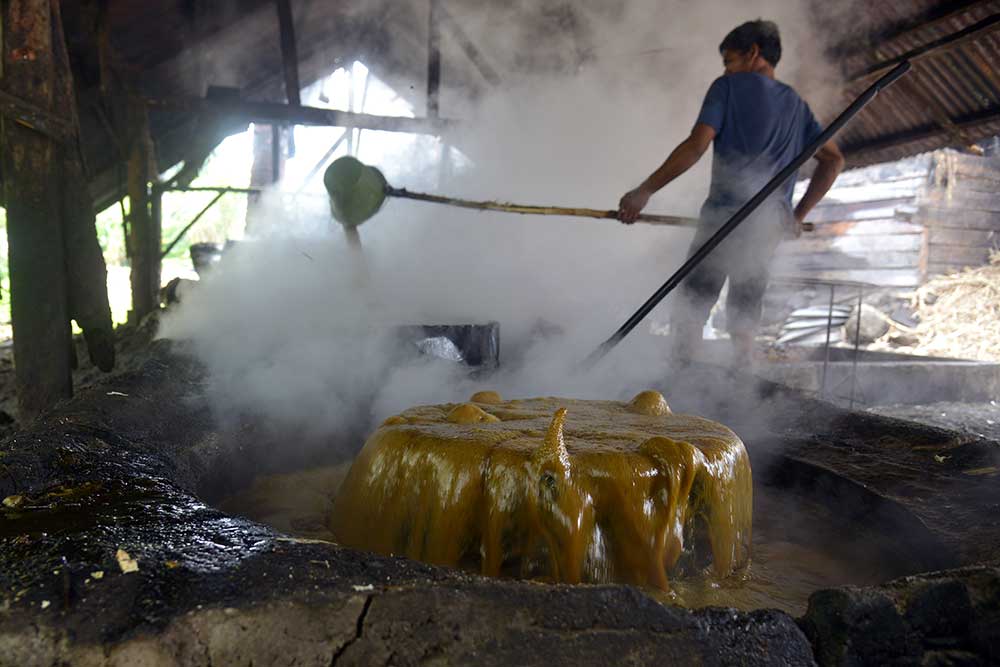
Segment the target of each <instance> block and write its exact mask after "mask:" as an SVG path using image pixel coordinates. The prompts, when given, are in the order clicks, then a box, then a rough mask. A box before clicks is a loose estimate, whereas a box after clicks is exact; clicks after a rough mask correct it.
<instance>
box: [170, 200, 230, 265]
mask: <svg viewBox="0 0 1000 667" xmlns="http://www.w3.org/2000/svg"><path fill="white" fill-rule="evenodd" d="M225 194H226V193H225V192H217V193H216V194H215V196H214V197H212V201H210V202H208V204H207V205H206V206H205V208H203V209H201V210H200V211H199V212H198V215H196V216H194V218H192V219H191V222H189V223H187V224H186V225H185V226H184V229H182V230H181V231H180V233H179V234H177V236H176V237H175V238H174V240H173V241H171V242H170V245H168V246H167V248H166V249H165V250H163V251H162V252H161V253H160V259H163V258H164V257H166V256H167V255H169V254H170V251H171V250H173V249H174V246H176V245H177V244H178V243H180V242H181V239H182V238H184V235H185V234H187V233H188V232H189V231H191V228H192V227H194V226H195V225H196V224H197V223H198V221H199V220H201V219H202V217H204V215H205V214H206V213H208V211H209V210H210V209H211V208H212V207H213V206H215V202H217V201H219V200H220V199H222V196H223V195H225Z"/></svg>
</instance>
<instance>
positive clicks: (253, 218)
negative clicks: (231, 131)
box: [246, 123, 285, 236]
mask: <svg viewBox="0 0 1000 667" xmlns="http://www.w3.org/2000/svg"><path fill="white" fill-rule="evenodd" d="M253 127H254V129H253V165H252V166H251V167H250V188H251V189H253V190H262V189H267V188H270V187H271V186H273V185H274V184H275V183H277V182H278V181H280V180H281V172H282V170H283V169H284V155H285V154H284V152H283V151H282V150H281V132H280V131H279V130H280V128H279V127H278V126H277V125H261V124H259V123H255V124H254V126H253ZM262 199H263V196H262V193H261V192H259V191H257V192H252V193H250V194H249V195H248V196H247V217H246V233H247V234H248V235H251V236H252V235H254V234H256V233H258V232H259V231H260V228H261V226H262V225H264V224H266V218H267V216H266V214H265V212H264V208H263V201H262Z"/></svg>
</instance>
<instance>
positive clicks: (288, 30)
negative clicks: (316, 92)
mask: <svg viewBox="0 0 1000 667" xmlns="http://www.w3.org/2000/svg"><path fill="white" fill-rule="evenodd" d="M276 2H277V5H278V28H279V31H280V37H281V63H282V66H283V69H284V72H285V96H286V97H287V98H288V103H289V104H291V105H293V106H302V98H301V92H300V91H301V89H302V86H301V84H300V83H299V50H298V47H297V46H296V43H295V23H294V20H293V17H292V5H291V2H290V0H276Z"/></svg>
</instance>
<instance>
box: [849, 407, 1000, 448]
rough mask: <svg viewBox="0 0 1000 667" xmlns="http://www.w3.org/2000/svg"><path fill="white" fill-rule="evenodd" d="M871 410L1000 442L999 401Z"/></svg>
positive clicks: (876, 408)
mask: <svg viewBox="0 0 1000 667" xmlns="http://www.w3.org/2000/svg"><path fill="white" fill-rule="evenodd" d="M868 411H869V412H872V413H874V414H879V415H885V416H887V417H895V418H897V419H906V420H908V421H914V422H919V423H921V424H929V425H931V426H939V427H941V428H947V429H951V430H953V431H956V432H959V433H967V434H969V435H971V436H975V437H977V438H984V439H986V440H993V441H996V442H1000V401H989V402H988V403H931V404H929V405H883V406H878V407H874V408H870V409H869V410H868Z"/></svg>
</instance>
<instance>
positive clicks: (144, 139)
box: [128, 98, 160, 322]
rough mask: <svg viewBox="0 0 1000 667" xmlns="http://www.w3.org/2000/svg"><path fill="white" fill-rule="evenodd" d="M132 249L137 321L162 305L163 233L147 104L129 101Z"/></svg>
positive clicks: (130, 237) (129, 184) (135, 319)
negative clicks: (153, 189)
mask: <svg viewBox="0 0 1000 667" xmlns="http://www.w3.org/2000/svg"><path fill="white" fill-rule="evenodd" d="M128 116H129V156H128V197H129V203H130V206H129V248H130V250H131V251H132V265H131V266H132V313H131V315H130V319H131V320H133V321H136V322H138V321H139V320H141V319H142V318H143V317H145V316H146V315H148V314H149V313H151V312H153V311H154V310H156V309H157V308H158V307H159V305H160V230H159V229H158V228H157V225H156V220H155V219H154V217H153V215H152V212H151V210H150V202H151V197H150V190H149V184H150V181H151V180H152V177H153V169H152V164H153V146H152V140H151V139H150V136H149V114H148V112H147V110H146V106H145V104H144V103H143V102H142V101H141V100H139V99H137V98H132V99H131V100H130V102H129V114H128Z"/></svg>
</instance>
